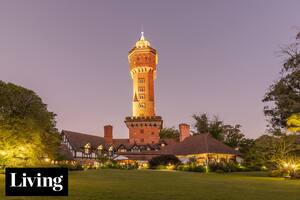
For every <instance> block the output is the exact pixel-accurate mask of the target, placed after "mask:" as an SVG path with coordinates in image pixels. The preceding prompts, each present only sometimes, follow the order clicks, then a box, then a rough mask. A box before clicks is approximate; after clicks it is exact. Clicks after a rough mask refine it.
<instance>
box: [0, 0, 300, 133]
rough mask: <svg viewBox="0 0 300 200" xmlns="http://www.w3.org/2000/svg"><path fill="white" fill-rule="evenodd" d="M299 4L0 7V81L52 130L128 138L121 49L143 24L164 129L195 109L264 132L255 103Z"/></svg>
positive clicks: (299, 19)
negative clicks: (13, 87)
mask: <svg viewBox="0 0 300 200" xmlns="http://www.w3.org/2000/svg"><path fill="white" fill-rule="evenodd" d="M299 8H300V1H299V0H295V1H289V0H288V1H286V0H285V1H284V0H280V1H275V0H272V1H271V0H269V1H262V0H256V1H254V0H249V1H240V0H236V1H234V0H228V1H222V0H219V1H211V0H207V1H160V0H157V1H154V0H152V1H149V0H147V1H141V0H138V1H93V0H89V1H82V0H80V1H75V0H72V1H61V0H49V1H40V0H36V1H30V0H27V1H14V0H2V1H0V79H1V80H4V81H9V82H13V83H16V84H20V85H22V86H24V87H27V88H30V89H32V90H34V91H36V92H37V93H38V94H39V95H40V96H41V97H42V98H43V100H44V102H46V103H47V104H48V106H49V109H50V110H51V111H53V112H55V113H57V115H58V116H57V121H58V128H59V129H60V130H61V129H67V130H73V131H79V132H87V133H92V134H98V135H102V133H103V126H104V125H106V124H112V125H113V126H114V136H115V137H127V136H128V130H127V128H126V126H125V124H124V122H123V121H124V118H125V116H129V115H131V95H132V92H131V86H132V84H131V78H130V76H129V66H128V62H127V53H128V51H129V50H130V49H131V48H132V47H133V45H134V43H135V41H136V40H137V39H138V38H139V35H140V31H141V26H142V25H143V27H144V32H145V36H146V38H147V39H149V40H150V42H151V44H152V46H153V47H154V48H156V49H157V50H158V54H159V63H158V72H157V73H158V78H157V80H156V82H155V95H156V112H157V114H158V115H161V116H162V117H163V119H164V125H165V126H168V127H170V126H176V127H177V126H178V123H180V122H187V123H192V122H193V120H192V118H191V116H192V114H193V113H200V112H207V113H209V114H211V115H213V114H216V115H219V117H220V118H221V119H223V120H224V121H225V122H226V123H232V124H235V123H239V124H241V125H242V126H243V131H244V132H245V134H246V135H247V136H248V137H257V136H259V135H261V134H263V133H264V131H265V125H266V122H265V117H264V116H263V112H262V110H263V103H262V102H261V99H262V97H263V95H264V93H265V92H266V89H267V88H268V86H269V85H270V84H271V83H272V82H273V81H274V80H276V79H277V78H278V77H279V75H278V72H279V71H280V67H281V64H282V59H283V58H282V57H279V56H278V53H277V52H278V50H279V47H280V46H284V45H286V44H289V43H290V42H292V41H293V39H294V37H295V33H296V32H297V28H295V27H297V26H298V27H299V25H300V24H299V23H300V12H299Z"/></svg>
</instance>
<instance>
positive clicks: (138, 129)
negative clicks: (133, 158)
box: [125, 32, 162, 144]
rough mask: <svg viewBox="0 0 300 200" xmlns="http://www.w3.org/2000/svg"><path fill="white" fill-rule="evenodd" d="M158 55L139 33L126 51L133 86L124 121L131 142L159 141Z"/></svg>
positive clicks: (146, 142) (160, 125) (142, 34)
mask: <svg viewBox="0 0 300 200" xmlns="http://www.w3.org/2000/svg"><path fill="white" fill-rule="evenodd" d="M157 61H158V56H157V52H156V50H155V49H153V48H152V47H151V46H150V42H149V41H147V40H146V39H145V37H144V33H143V32H142V33H141V37H140V39H139V40H138V41H137V42H136V43H135V47H134V48H133V49H132V50H131V51H129V54H128V62H129V67H130V75H131V78H132V83H133V95H132V117H127V118H126V121H125V123H126V125H127V127H128V128H129V140H130V143H137V144H148V143H149V144H151V143H157V142H159V131H160V129H161V127H162V119H161V117H159V116H156V115H155V103H154V102H155V101H154V80H155V79H156V65H157Z"/></svg>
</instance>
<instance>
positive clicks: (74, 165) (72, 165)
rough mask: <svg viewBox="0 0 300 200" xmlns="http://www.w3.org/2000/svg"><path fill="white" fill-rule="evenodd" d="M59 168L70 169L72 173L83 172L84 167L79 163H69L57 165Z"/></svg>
mask: <svg viewBox="0 0 300 200" xmlns="http://www.w3.org/2000/svg"><path fill="white" fill-rule="evenodd" d="M57 166H58V167H63V168H68V169H69V170H71V171H75V170H83V166H82V165H81V164H79V163H77V162H74V163H69V162H59V163H58V164H57Z"/></svg>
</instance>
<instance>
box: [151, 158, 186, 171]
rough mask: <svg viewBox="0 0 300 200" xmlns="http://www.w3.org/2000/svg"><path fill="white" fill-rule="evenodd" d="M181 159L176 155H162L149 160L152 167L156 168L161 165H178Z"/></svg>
mask: <svg viewBox="0 0 300 200" xmlns="http://www.w3.org/2000/svg"><path fill="white" fill-rule="evenodd" d="M178 164H180V160H179V159H178V158H177V157H176V156H174V155H160V156H157V157H154V158H152V159H151V160H150V161H149V167H150V168H152V169H153V168H156V167H157V166H159V165H178Z"/></svg>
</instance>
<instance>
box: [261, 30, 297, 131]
mask: <svg viewBox="0 0 300 200" xmlns="http://www.w3.org/2000/svg"><path fill="white" fill-rule="evenodd" d="M299 47H300V33H298V35H297V37H296V42H295V43H293V44H291V45H290V46H288V47H286V48H284V49H283V50H282V54H283V55H284V56H285V61H284V64H283V66H282V70H281V73H280V74H281V78H280V79H279V80H278V81H276V82H275V83H274V84H273V85H271V87H270V88H269V90H268V91H267V93H266V94H265V96H264V98H263V102H265V103H266V104H267V105H266V106H265V107H264V113H265V115H266V116H267V117H268V121H269V122H270V125H271V129H270V130H271V132H273V133H274V134H276V133H278V134H281V133H282V131H284V130H283V129H285V127H286V123H287V119H288V117H290V116H291V115H292V114H299V113H300V49H299Z"/></svg>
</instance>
